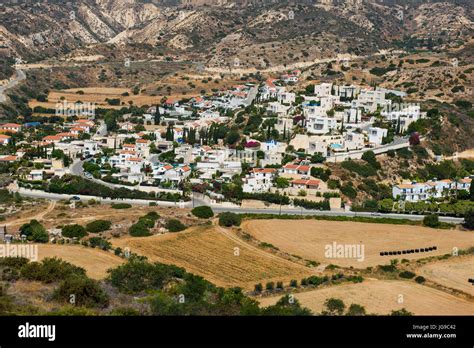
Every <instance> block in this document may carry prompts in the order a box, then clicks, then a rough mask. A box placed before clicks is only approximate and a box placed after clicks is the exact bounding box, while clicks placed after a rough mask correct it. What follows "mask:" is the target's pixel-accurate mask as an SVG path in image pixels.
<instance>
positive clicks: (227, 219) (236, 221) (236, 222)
mask: <svg viewBox="0 0 474 348" xmlns="http://www.w3.org/2000/svg"><path fill="white" fill-rule="evenodd" d="M241 223H242V217H241V216H240V215H237V214H234V213H222V214H220V215H219V225H221V226H225V227H231V226H240V224H241Z"/></svg>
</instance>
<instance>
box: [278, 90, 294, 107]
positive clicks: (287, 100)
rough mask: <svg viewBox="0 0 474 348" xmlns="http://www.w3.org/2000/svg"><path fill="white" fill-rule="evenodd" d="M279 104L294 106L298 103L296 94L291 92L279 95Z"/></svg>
mask: <svg viewBox="0 0 474 348" xmlns="http://www.w3.org/2000/svg"><path fill="white" fill-rule="evenodd" d="M277 98H278V102H280V103H281V104H289V105H291V104H293V103H294V102H295V101H296V94H295V93H290V92H281V93H278V95H277Z"/></svg>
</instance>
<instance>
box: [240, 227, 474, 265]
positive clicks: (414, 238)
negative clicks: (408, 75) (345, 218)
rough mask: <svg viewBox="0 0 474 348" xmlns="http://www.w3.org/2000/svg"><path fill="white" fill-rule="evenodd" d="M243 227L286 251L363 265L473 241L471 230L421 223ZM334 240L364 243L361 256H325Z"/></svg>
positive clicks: (413, 256)
mask: <svg viewBox="0 0 474 348" xmlns="http://www.w3.org/2000/svg"><path fill="white" fill-rule="evenodd" d="M242 228H243V230H244V231H246V232H247V233H250V234H251V235H252V236H253V237H255V238H256V239H258V240H260V241H262V242H266V243H271V244H273V245H274V246H276V247H277V248H279V249H280V250H282V251H284V252H287V253H289V254H295V255H299V256H301V257H304V258H306V259H310V260H315V261H319V262H321V263H324V264H328V263H333V264H336V265H339V266H344V267H349V266H353V267H355V268H365V267H368V266H375V265H379V264H387V263H389V262H390V259H394V258H398V259H402V258H406V259H417V258H422V257H427V256H434V255H442V254H447V253H451V252H452V250H453V248H454V247H457V248H459V249H465V248H467V247H470V246H473V245H474V232H467V231H456V230H437V229H431V228H426V227H420V226H409V225H389V224H372V223H360V222H339V221H323V220H320V221H318V220H277V219H274V220H253V221H245V222H244V223H243V224H242ZM334 242H336V243H337V244H351V245H353V244H356V245H357V244H359V245H363V246H364V259H363V261H361V262H359V261H358V260H356V259H355V258H326V256H325V247H326V245H332V244H333V243H334ZM430 246H437V247H438V250H436V251H431V252H427V253H417V254H407V255H397V256H380V252H381V251H398V250H405V249H416V248H425V247H430Z"/></svg>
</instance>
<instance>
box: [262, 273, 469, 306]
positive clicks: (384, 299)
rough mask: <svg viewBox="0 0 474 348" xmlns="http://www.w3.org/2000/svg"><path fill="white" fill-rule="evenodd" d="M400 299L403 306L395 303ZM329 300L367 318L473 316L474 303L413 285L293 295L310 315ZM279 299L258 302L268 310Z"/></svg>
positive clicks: (384, 283)
mask: <svg viewBox="0 0 474 348" xmlns="http://www.w3.org/2000/svg"><path fill="white" fill-rule="evenodd" d="M400 295H402V296H403V303H398V302H399V298H400ZM331 297H334V298H339V299H341V300H343V301H344V303H345V305H346V308H348V307H349V306H350V305H351V304H353V303H356V304H360V305H362V306H364V307H365V309H366V311H367V313H371V314H389V313H390V312H391V311H392V310H397V309H401V308H405V309H406V310H408V311H409V312H412V313H414V314H416V315H474V302H470V301H467V300H464V299H461V298H458V297H456V296H453V295H450V294H447V293H445V292H443V291H440V290H436V289H433V288H430V287H427V286H423V285H419V284H417V283H415V282H413V281H400V280H366V281H364V282H362V283H358V284H344V285H339V286H333V287H331V288H324V289H319V290H313V291H308V292H302V293H298V294H295V298H297V299H298V300H299V301H300V303H301V304H302V305H303V306H305V307H308V308H309V309H311V310H312V311H313V312H314V313H320V312H321V311H322V310H323V305H324V301H326V299H328V298H331ZM280 298H281V296H275V297H267V298H262V299H258V301H259V302H260V304H261V305H262V306H269V305H272V304H275V303H276V302H277V301H278V300H279V299H280Z"/></svg>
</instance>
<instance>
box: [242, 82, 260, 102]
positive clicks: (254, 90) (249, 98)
mask: <svg viewBox="0 0 474 348" xmlns="http://www.w3.org/2000/svg"><path fill="white" fill-rule="evenodd" d="M257 94H258V86H255V87H252V88H250V91H249V94H248V96H247V99H245V102H244V104H245V106H249V105H252V102H253V101H254V100H255V98H256V97H257Z"/></svg>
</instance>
